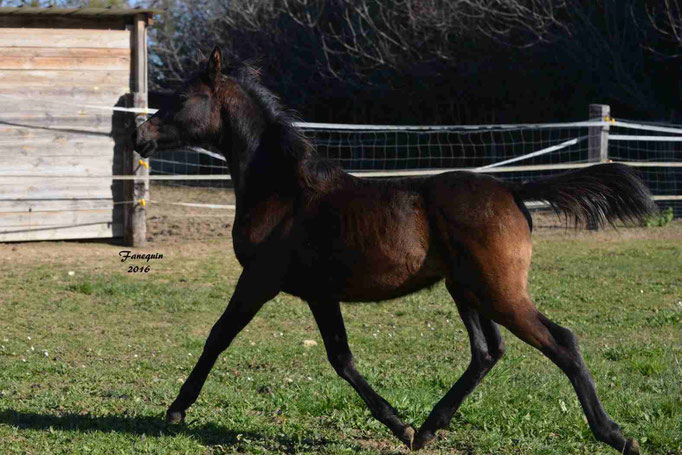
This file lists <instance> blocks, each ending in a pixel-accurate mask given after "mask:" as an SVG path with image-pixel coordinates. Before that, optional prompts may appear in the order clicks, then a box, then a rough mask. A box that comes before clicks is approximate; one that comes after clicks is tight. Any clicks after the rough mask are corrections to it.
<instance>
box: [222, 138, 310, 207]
mask: <svg viewBox="0 0 682 455" xmlns="http://www.w3.org/2000/svg"><path fill="white" fill-rule="evenodd" d="M285 145H288V144H269V145H268V144H261V146H259V147H257V148H256V149H255V150H253V151H250V152H249V151H248V150H242V151H241V153H238V154H235V155H234V156H233V159H232V162H231V163H230V174H231V176H232V181H233V183H234V191H235V197H236V201H237V205H238V206H239V205H241V206H242V207H241V208H243V209H246V208H247V206H252V205H254V204H258V203H259V202H262V201H265V200H267V199H270V198H272V197H276V198H278V199H284V198H291V199H294V198H295V197H296V187H297V186H298V185H297V182H296V179H297V178H298V169H297V168H298V165H299V163H298V162H297V160H295V159H293V158H292V157H291V156H285V155H284V153H285V152H284V149H283V148H282V147H284V146H285ZM259 154H261V155H260V156H259ZM262 154H270V155H269V156H268V155H262ZM240 212H243V211H240Z"/></svg>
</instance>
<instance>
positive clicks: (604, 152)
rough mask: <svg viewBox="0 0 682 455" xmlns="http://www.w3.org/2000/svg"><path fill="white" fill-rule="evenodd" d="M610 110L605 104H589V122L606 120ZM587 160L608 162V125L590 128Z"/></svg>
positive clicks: (609, 116) (609, 115)
mask: <svg viewBox="0 0 682 455" xmlns="http://www.w3.org/2000/svg"><path fill="white" fill-rule="evenodd" d="M609 118H611V108H610V107H609V105H607V104H590V120H608V119H609ZM587 148H588V155H587V159H588V161H590V162H594V163H606V162H607V161H609V125H603V126H591V127H589V128H588V132H587Z"/></svg>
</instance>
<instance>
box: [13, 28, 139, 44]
mask: <svg viewBox="0 0 682 455" xmlns="http://www.w3.org/2000/svg"><path fill="white" fill-rule="evenodd" d="M0 47H85V48H107V49H112V48H113V49H129V48H130V32H129V31H128V30H81V29H73V30H71V29H54V28H0Z"/></svg>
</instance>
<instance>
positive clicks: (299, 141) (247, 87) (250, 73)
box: [230, 65, 343, 191]
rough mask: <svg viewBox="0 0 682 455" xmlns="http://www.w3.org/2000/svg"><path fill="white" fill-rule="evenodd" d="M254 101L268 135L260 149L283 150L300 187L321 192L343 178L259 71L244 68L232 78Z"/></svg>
mask: <svg viewBox="0 0 682 455" xmlns="http://www.w3.org/2000/svg"><path fill="white" fill-rule="evenodd" d="M230 76H231V77H232V78H234V80H235V81H237V83H238V84H239V85H240V86H241V87H242V89H244V91H245V92H246V93H247V94H248V95H249V96H250V97H251V99H252V100H253V101H254V102H255V103H256V104H257V105H258V107H260V108H261V109H262V112H263V114H264V116H265V122H266V125H265V131H264V132H263V134H262V136H261V138H259V139H260V144H259V145H260V147H262V148H264V149H267V151H268V152H267V153H272V151H273V150H277V149H278V150H280V151H281V152H282V157H283V158H285V160H286V161H289V163H288V164H290V165H293V166H294V167H295V168H296V169H295V170H296V174H297V175H298V177H299V178H300V181H301V183H303V185H304V186H305V187H306V188H308V189H313V190H317V191H322V190H324V189H325V188H328V187H329V186H330V184H331V183H332V182H333V181H335V180H336V177H338V176H340V175H341V174H343V171H342V170H341V168H340V167H339V166H338V165H337V164H335V163H332V162H331V161H329V160H326V159H324V158H320V157H319V156H318V155H317V152H316V150H315V147H314V146H313V144H312V143H311V142H310V140H309V139H308V138H307V137H306V135H305V134H304V133H303V131H302V130H301V129H300V128H298V127H297V126H296V125H294V122H297V121H299V117H298V116H297V114H296V112H295V111H292V110H290V109H287V108H285V107H284V106H283V105H282V103H281V101H280V99H279V97H278V96H277V95H275V94H274V93H272V92H271V91H270V90H269V89H267V88H266V87H265V86H263V84H261V83H260V81H259V80H258V77H257V71H255V70H254V69H253V68H251V67H249V66H248V65H242V66H241V67H239V68H237V69H236V70H234V71H233V72H232V74H230Z"/></svg>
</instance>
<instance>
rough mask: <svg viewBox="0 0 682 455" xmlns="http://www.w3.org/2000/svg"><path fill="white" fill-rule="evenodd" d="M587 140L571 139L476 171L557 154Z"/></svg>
mask: <svg viewBox="0 0 682 455" xmlns="http://www.w3.org/2000/svg"><path fill="white" fill-rule="evenodd" d="M585 139H587V136H583V137H580V138H575V139H570V140H568V141H564V142H562V143H561V144H557V145H552V146H551V147H545V148H543V149H540V150H537V151H535V152H531V153H527V154H525V155H521V156H517V157H514V158H509V159H508V160H504V161H498V162H497V163H492V164H488V165H487V166H481V167H477V168H476V169H475V171H478V172H481V171H484V170H486V169H491V168H494V167H498V166H502V165H505V164H509V163H515V162H517V161H522V160H527V159H528V158H533V157H535V156H540V155H545V154H547V153H552V152H556V151H557V150H561V149H564V148H566V147H570V146H571V145H575V144H577V143H578V142H582V141H584V140H585Z"/></svg>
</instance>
